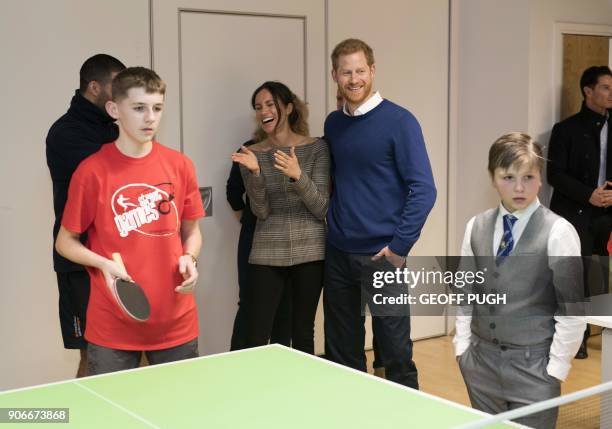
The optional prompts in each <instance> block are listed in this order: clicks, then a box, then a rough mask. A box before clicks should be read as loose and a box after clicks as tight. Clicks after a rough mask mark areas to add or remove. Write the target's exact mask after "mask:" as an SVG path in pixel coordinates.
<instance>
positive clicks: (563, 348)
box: [453, 198, 586, 381]
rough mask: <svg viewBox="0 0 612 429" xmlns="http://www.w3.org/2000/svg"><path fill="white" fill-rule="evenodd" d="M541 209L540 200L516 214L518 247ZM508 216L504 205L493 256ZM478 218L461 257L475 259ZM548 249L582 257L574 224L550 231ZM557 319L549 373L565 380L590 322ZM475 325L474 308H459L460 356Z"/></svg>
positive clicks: (457, 339) (469, 229)
mask: <svg viewBox="0 0 612 429" xmlns="http://www.w3.org/2000/svg"><path fill="white" fill-rule="evenodd" d="M539 206H540V200H538V199H537V198H536V199H535V200H534V201H533V202H532V203H531V204H529V206H527V207H526V208H524V209H523V210H517V211H515V212H513V213H512V215H513V216H516V218H517V221H516V223H515V224H514V227H513V228H512V238H513V239H514V243H515V246H516V244H517V243H518V242H519V240H520V239H521V235H522V234H523V232H524V231H525V227H526V226H527V223H528V222H529V219H530V218H531V215H532V214H533V212H535V211H536V209H537V208H538V207H539ZM508 213H509V212H508V210H506V208H505V207H504V206H503V204H501V203H500V205H499V214H498V215H497V219H496V221H495V229H494V232H493V243H492V248H491V251H492V253H491V255H495V254H496V253H497V249H498V247H499V243H500V241H501V238H502V235H503V230H504V227H503V217H504V215H506V214H508ZM475 218H476V217H473V218H472V219H470V221H469V222H468V223H467V226H466V227H465V235H464V236H463V243H462V245H461V256H474V253H473V251H472V244H471V241H472V240H471V237H472V227H473V225H474V219H475ZM547 248H548V255H549V256H580V238H579V237H578V233H577V232H576V230H575V229H574V227H573V226H572V224H570V223H569V222H568V221H567V220H565V219H563V218H560V219H558V220H557V221H556V222H555V223H554V224H553V226H552V228H551V230H550V234H549V236H548V244H547ZM511 255H512V253H511ZM554 319H555V322H556V323H555V333H554V335H553V341H552V344H551V346H550V360H549V362H548V366H547V367H546V371H547V372H548V374H549V375H551V376H553V377H555V378H557V379H558V380H561V381H564V380H565V379H566V378H567V374H568V373H569V370H570V368H571V366H572V365H571V361H572V359H573V358H574V356H575V355H576V352H577V351H578V348H579V347H580V344H581V343H582V336H583V333H584V330H585V329H586V322H585V321H584V318H582V317H578V316H554ZM471 323H472V314H471V309H470V308H463V307H458V308H457V319H456V322H455V338H454V339H453V344H454V345H455V355H456V356H460V355H461V354H463V352H465V351H466V350H467V348H468V347H469V346H470V337H471V335H472V330H471Z"/></svg>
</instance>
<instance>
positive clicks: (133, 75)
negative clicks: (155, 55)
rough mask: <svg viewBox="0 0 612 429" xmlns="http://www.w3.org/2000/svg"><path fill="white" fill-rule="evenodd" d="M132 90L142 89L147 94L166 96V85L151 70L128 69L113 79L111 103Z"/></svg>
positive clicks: (144, 68)
mask: <svg viewBox="0 0 612 429" xmlns="http://www.w3.org/2000/svg"><path fill="white" fill-rule="evenodd" d="M132 88H144V90H145V92H146V93H147V94H155V93H159V94H161V95H164V94H166V84H165V83H164V81H163V80H161V78H160V77H159V76H158V75H157V73H155V72H154V71H153V70H151V69H148V68H146V67H128V68H126V69H125V70H123V71H121V72H119V74H118V75H117V76H115V78H114V79H113V101H114V102H118V101H121V100H122V99H124V98H126V97H127V93H128V91H129V90H130V89H132Z"/></svg>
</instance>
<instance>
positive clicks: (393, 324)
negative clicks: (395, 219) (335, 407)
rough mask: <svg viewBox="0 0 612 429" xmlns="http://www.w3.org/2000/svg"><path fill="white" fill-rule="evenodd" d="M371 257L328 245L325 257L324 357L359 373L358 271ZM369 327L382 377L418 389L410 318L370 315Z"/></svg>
mask: <svg viewBox="0 0 612 429" xmlns="http://www.w3.org/2000/svg"><path fill="white" fill-rule="evenodd" d="M371 257H372V255H363V254H354V253H346V252H342V251H341V250H338V249H336V248H335V247H333V246H331V245H329V244H328V245H327V249H326V256H325V281H324V287H323V308H324V310H325V355H326V357H327V358H328V359H330V360H332V361H334V362H337V363H339V364H342V365H346V366H348V367H351V368H354V369H358V370H360V371H366V357H365V353H364V346H365V327H364V323H365V317H364V316H363V309H364V307H363V305H362V299H361V272H362V268H363V267H364V266H365V264H367V263H368V262H369V261H370V258H371ZM372 326H373V328H374V331H375V333H376V345H377V348H378V352H379V358H380V361H381V363H382V365H383V366H384V367H385V376H386V378H387V379H388V380H390V381H394V382H396V383H399V384H402V385H404V386H408V387H412V388H414V389H418V388H419V383H418V374H417V368H416V365H415V364H414V361H413V360H412V340H411V339H410V316H373V317H372Z"/></svg>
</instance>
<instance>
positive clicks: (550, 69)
mask: <svg viewBox="0 0 612 429" xmlns="http://www.w3.org/2000/svg"><path fill="white" fill-rule="evenodd" d="M529 18H530V19H529V28H530V31H529V32H530V43H529V52H528V54H527V55H528V56H529V77H528V80H527V82H526V83H525V85H526V86H527V87H528V88H529V104H528V108H529V110H528V112H529V115H528V117H529V124H528V131H529V133H530V134H531V135H532V136H534V137H535V138H536V139H537V140H538V141H539V142H540V143H541V144H542V145H544V146H546V145H548V140H549V139H550V132H551V130H552V127H553V125H554V124H555V122H557V121H559V119H560V114H561V113H560V111H561V70H562V50H561V41H562V37H561V35H560V33H561V31H562V30H564V29H568V30H569V31H568V32H569V33H573V34H594V35H606V36H611V35H612V2H611V1H610V0H585V1H580V2H577V1H573V0H537V1H535V2H531V3H530V15H529ZM550 193H551V189H550V188H549V187H548V185H546V184H545V185H544V187H543V190H542V192H541V194H540V195H541V199H542V201H543V202H545V203H548V200H549V197H550Z"/></svg>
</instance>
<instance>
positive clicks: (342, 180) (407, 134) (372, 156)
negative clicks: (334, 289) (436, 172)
mask: <svg viewBox="0 0 612 429" xmlns="http://www.w3.org/2000/svg"><path fill="white" fill-rule="evenodd" d="M325 139H326V140H327V141H328V143H329V146H330V151H331V156H332V179H333V192H332V198H331V202H330V205H329V211H328V215H327V221H328V224H329V232H328V240H329V242H330V244H331V245H333V246H334V247H336V248H338V249H340V250H342V251H345V252H349V253H368V254H370V253H375V252H378V251H379V250H381V249H382V248H383V247H385V246H387V245H388V246H389V248H390V249H391V250H392V251H393V252H395V253H397V254H399V255H407V254H408V252H409V251H410V249H411V248H412V246H413V245H414V243H415V242H416V241H417V240H418V238H419V235H420V234H421V229H422V228H423V225H424V224H425V220H426V219H427V215H428V214H429V212H430V211H431V208H432V207H433V205H434V202H435V200H436V188H435V185H434V180H433V175H432V173H431V165H430V163H429V157H428V156H427V151H426V149H425V142H424V140H423V133H422V132H421V127H420V126H419V123H418V122H417V120H416V118H415V117H414V116H413V115H412V114H411V113H410V112H409V111H408V110H406V109H404V108H402V107H400V106H398V105H397V104H394V103H392V102H390V101H388V100H383V101H382V102H381V103H380V104H379V105H378V106H376V107H375V108H374V109H372V110H371V111H369V112H367V113H366V114H365V115H360V116H348V115H346V114H345V113H343V112H342V111H341V110H339V111H334V112H332V113H330V114H329V116H328V117H327V119H326V121H325Z"/></svg>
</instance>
